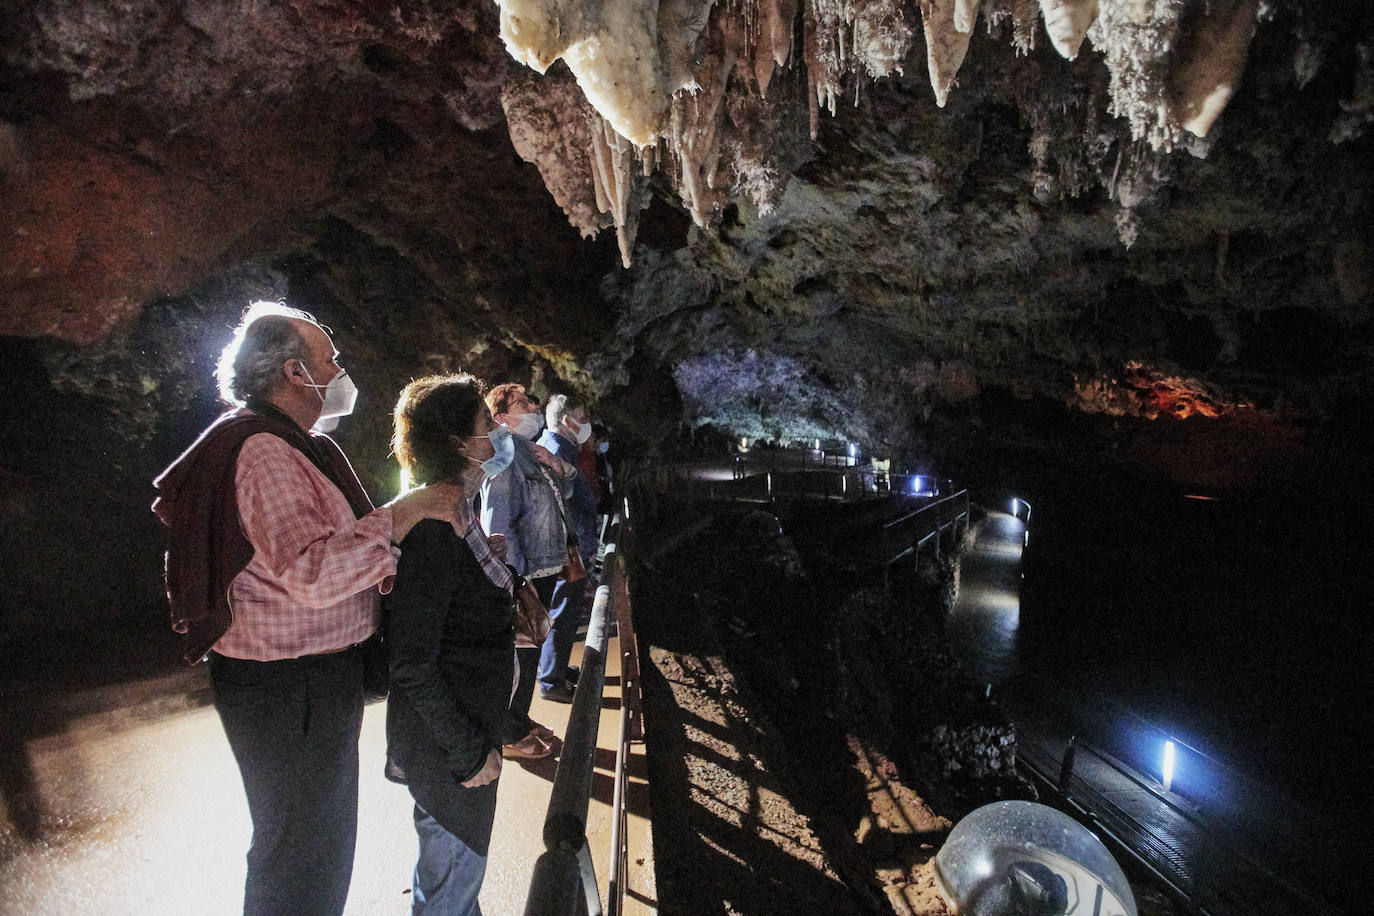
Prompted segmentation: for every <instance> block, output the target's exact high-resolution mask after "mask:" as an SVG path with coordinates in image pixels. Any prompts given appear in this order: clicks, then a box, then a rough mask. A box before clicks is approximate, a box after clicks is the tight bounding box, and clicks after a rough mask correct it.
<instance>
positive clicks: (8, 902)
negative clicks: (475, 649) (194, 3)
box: [0, 639, 656, 916]
mask: <svg viewBox="0 0 1374 916" xmlns="http://www.w3.org/2000/svg"><path fill="white" fill-rule="evenodd" d="M617 649H618V643H617V642H616V641H615V640H614V639H612V640H610V646H609V647H608V655H609V658H608V663H607V684H606V691H605V699H604V701H603V711H602V714H601V729H600V736H599V740H598V745H597V746H598V754H597V770H596V775H595V777H594V781H593V799H592V804H591V810H590V811H589V815H588V834H589V839H590V846H591V850H592V855H593V859H594V861H595V863H596V869H597V875H598V879H599V883H600V886H601V892H602V897H603V900H604V895H605V887H606V859H607V852H608V848H609V830H610V821H611V819H610V801H611V786H612V781H611V773H612V767H613V766H614V763H615V742H616V727H617V722H618V717H619V705H620V703H619V694H620V688H619V682H620V679H619V652H618V651H617ZM580 650H581V647H580V645H579V646H578V650H577V651H578V652H580ZM153 705H154V704H149V705H148V706H147V707H145V708H144V709H143V710H140V709H133V710H128V709H126V710H121V711H119V712H116V713H100V714H94V715H89V716H86V717H84V718H79V719H76V720H74V721H73V722H72V723H71V724H70V726H69V727H68V728H66V729H65V730H63V731H62V732H61V733H59V734H54V735H50V736H44V737H40V738H34V739H31V740H29V741H28V742H27V744H26V750H27V759H28V765H29V768H30V774H29V782H30V791H29V796H30V797H31V798H37V799H38V803H39V808H40V810H39V811H38V813H37V815H36V817H35V818H34V819H33V820H35V821H36V825H37V828H38V829H37V831H36V832H37V838H35V839H24V837H23V833H24V831H22V830H21V829H20V828H19V827H18V826H17V825H16V824H15V823H13V822H12V821H14V820H17V819H19V818H18V817H17V816H16V815H15V814H14V813H13V812H10V813H6V812H4V811H0V914H6V916H9V914H14V916H19V914H23V916H46V914H53V916H59V914H60V916H80V914H88V913H89V914H101V916H106V914H109V916H117V914H129V916H134V914H138V916H154V914H163V913H165V914H169V916H170V914H178V916H181V914H187V913H195V914H198V916H216V914H224V916H229V914H233V913H237V912H239V909H240V906H241V901H242V886H243V874H244V866H243V861H244V860H243V856H244V853H245V852H246V850H247V848H248V839H249V835H250V826H249V821H248V810H247V807H246V805H245V803H244V800H243V791H242V788H241V784H240V782H239V776H238V770H237V769H236V768H235V766H234V761H233V757H232V756H231V754H230V752H229V746H228V743H227V742H226V741H225V738H224V733H223V731H222V730H221V729H220V725H219V720H218V718H217V716H216V715H215V712H214V710H213V709H212V708H209V707H198V708H192V709H189V710H181V711H176V712H171V713H168V712H167V711H166V709H165V704H163V705H161V706H157V712H156V713H155V714H150V713H148V712H147V711H146V710H147V709H151V708H152V707H153ZM568 709H569V707H567V706H564V705H559V704H555V703H547V702H545V701H543V700H540V699H538V698H536V699H535V702H534V708H533V709H532V710H531V714H532V715H533V716H534V718H535V719H536V720H538V721H540V722H543V723H544V724H546V725H548V726H549V727H551V728H553V729H554V730H555V731H556V732H558V733H559V734H562V733H563V732H564V731H565V729H566V725H567V714H568ZM385 718H386V708H385V704H384V703H377V704H374V705H372V706H370V707H369V708H368V709H367V711H366V713H365V715H364V717H363V734H362V742H361V749H360V756H361V766H362V781H361V790H360V800H359V831H358V832H359V835H358V850H357V857H356V862H355V866H354V871H353V885H352V888H351V890H350V893H349V899H348V908H347V911H346V912H347V913H349V914H356V916H372V914H385V913H398V914H399V913H406V912H408V911H409V904H410V873H411V869H412V868H413V866H414V859H415V835H414V830H413V828H412V826H411V822H410V811H411V801H410V795H409V793H408V792H407V791H406V789H405V787H403V786H398V785H394V784H392V783H389V782H387V781H386V780H385V779H384V778H383V777H382V763H383V759H384V754H385V745H386V739H385ZM3 740H5V741H10V740H12V736H10V735H6V736H3ZM634 750H635V754H634V757H633V759H632V760H631V762H630V767H629V772H630V774H631V780H630V786H629V791H628V795H627V797H628V804H629V807H630V811H631V816H630V824H629V829H628V834H627V835H628V839H629V843H630V856H629V858H630V873H629V876H628V886H629V888H630V891H631V897H630V899H629V900H627V908H626V912H627V913H647V912H654V911H655V906H654V901H655V900H656V892H655V889H654V884H653V859H652V854H651V848H652V843H651V839H650V825H649V820H648V785H647V783H646V781H645V774H646V773H647V767H646V766H645V762H644V756H643V753H644V749H643V746H642V745H639V746H636V747H635V748H634ZM556 766H557V763H556V761H555V760H554V759H553V758H548V759H545V760H541V761H533V762H531V763H529V764H527V765H523V766H522V765H519V764H517V763H515V762H514V761H509V760H508V761H506V764H505V769H504V770H503V772H502V775H501V789H500V792H499V810H498V812H497V816H496V827H495V831H494V835H493V838H492V848H491V855H490V858H489V866H488V871H487V878H486V882H485V884H484V886H483V888H482V897H481V903H482V908H483V911H484V912H485V913H486V914H487V916H511V914H520V913H522V912H523V911H524V900H525V895H526V892H527V890H528V888H529V880H530V874H531V870H532V868H533V866H534V862H535V859H537V858H538V856H539V854H540V853H541V852H543V842H542V839H541V833H540V832H541V829H542V826H543V821H544V814H545V810H546V808H547V805H548V798H549V789H550V786H551V784H552V780H553V775H554V771H555V768H556Z"/></svg>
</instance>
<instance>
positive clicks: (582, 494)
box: [539, 429, 597, 569]
mask: <svg viewBox="0 0 1374 916" xmlns="http://www.w3.org/2000/svg"><path fill="white" fill-rule="evenodd" d="M539 444H540V445H542V446H544V448H546V449H548V450H549V451H551V452H553V453H554V454H555V455H557V456H558V457H559V458H562V459H563V463H564V464H566V465H568V466H570V467H571V468H572V469H573V473H572V476H571V483H570V486H571V487H572V495H571V496H570V497H568V520H569V521H571V522H572V526H573V533H574V534H576V535H577V546H578V549H579V550H580V551H581V553H582V562H583V563H584V564H585V565H586V567H587V568H588V569H591V566H592V558H593V557H595V556H596V546H597V544H596V541H597V531H596V497H594V496H592V491H591V488H590V487H588V486H587V481H586V479H585V478H583V476H582V472H581V471H579V470H577V446H576V445H574V444H573V443H571V442H569V441H568V440H567V439H565V438H563V437H562V436H560V435H558V434H557V433H555V432H553V431H552V430H549V429H545V430H544V433H543V435H541V436H540V437H539ZM565 492H566V491H565ZM555 508H556V507H555Z"/></svg>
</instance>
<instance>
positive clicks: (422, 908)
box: [410, 805, 487, 916]
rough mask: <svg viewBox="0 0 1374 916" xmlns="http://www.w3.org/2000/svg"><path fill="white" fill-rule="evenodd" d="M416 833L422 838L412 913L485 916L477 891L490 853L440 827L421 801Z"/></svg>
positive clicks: (484, 874) (412, 899)
mask: <svg viewBox="0 0 1374 916" xmlns="http://www.w3.org/2000/svg"><path fill="white" fill-rule="evenodd" d="M415 834H416V836H418V837H419V838H420V857H419V859H417V860H416V862H415V879H414V883H413V887H412V891H411V898H410V912H411V916H482V908H481V907H480V906H478V904H477V893H478V891H480V890H481V889H482V878H483V877H485V876H486V873H487V857H486V856H479V855H478V854H477V853H475V852H473V851H472V850H471V849H469V848H468V847H467V845H466V844H465V843H464V842H463V841H462V840H460V839H458V838H457V837H456V836H454V835H453V834H451V833H449V832H448V831H447V830H445V829H444V828H443V827H440V826H439V822H438V821H436V820H435V819H434V818H432V817H430V816H429V814H427V813H426V812H425V809H424V808H421V807H420V806H419V805H416V806H415Z"/></svg>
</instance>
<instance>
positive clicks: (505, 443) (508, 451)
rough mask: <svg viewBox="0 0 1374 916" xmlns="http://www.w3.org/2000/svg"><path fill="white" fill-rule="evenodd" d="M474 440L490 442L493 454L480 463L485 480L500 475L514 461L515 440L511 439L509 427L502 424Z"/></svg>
mask: <svg viewBox="0 0 1374 916" xmlns="http://www.w3.org/2000/svg"><path fill="white" fill-rule="evenodd" d="M474 438H478V439H481V438H486V439H490V440H491V447H492V451H493V452H494V453H495V454H493V455H492V456H491V457H490V458H488V459H487V460H486V461H483V462H482V473H483V474H486V475H487V479H491V478H492V477H495V476H496V475H497V474H500V473H501V472H502V471H504V470H505V469H506V468H508V467H510V463H511V462H512V461H514V460H515V440H514V439H512V438H511V433H510V427H508V426H506V424H504V423H502V424H501V425H500V426H498V427H496V428H495V429H493V430H492V431H491V432H490V433H489V434H488V435H486V436H476V437H474Z"/></svg>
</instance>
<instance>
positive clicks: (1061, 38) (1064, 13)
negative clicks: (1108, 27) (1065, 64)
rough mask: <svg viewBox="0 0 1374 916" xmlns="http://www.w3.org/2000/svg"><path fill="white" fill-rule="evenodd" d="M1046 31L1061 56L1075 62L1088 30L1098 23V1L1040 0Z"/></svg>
mask: <svg viewBox="0 0 1374 916" xmlns="http://www.w3.org/2000/svg"><path fill="white" fill-rule="evenodd" d="M1040 10H1041V12H1042V13H1043V14H1044V17H1045V31H1046V32H1047V33H1048V34H1049V36H1050V44H1052V45H1054V49H1055V50H1056V51H1058V52H1059V54H1060V56H1062V57H1064V58H1066V59H1068V60H1073V59H1075V58H1076V57H1078V50H1079V48H1081V47H1082V46H1083V38H1084V37H1085V36H1086V35H1087V34H1088V28H1089V27H1090V26H1091V25H1092V24H1093V23H1094V22H1096V21H1097V0H1040Z"/></svg>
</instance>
